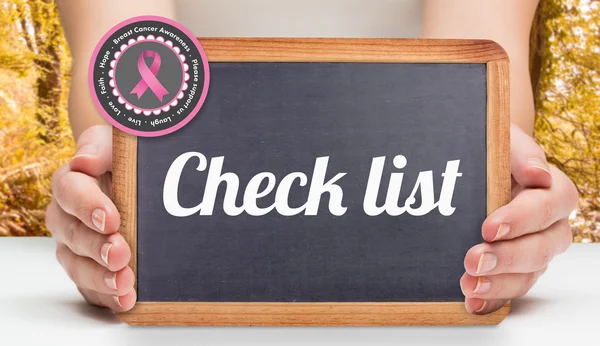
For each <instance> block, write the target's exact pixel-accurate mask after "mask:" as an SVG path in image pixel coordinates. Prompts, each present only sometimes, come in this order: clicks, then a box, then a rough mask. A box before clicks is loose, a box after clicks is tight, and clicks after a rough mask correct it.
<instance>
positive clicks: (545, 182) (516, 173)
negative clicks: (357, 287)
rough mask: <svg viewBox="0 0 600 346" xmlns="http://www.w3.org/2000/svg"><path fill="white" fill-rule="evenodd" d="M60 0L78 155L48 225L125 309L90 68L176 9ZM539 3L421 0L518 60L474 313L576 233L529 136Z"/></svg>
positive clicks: (475, 273) (466, 282) (106, 148)
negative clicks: (100, 49) (146, 22)
mask: <svg viewBox="0 0 600 346" xmlns="http://www.w3.org/2000/svg"><path fill="white" fill-rule="evenodd" d="M57 2H58V6H59V10H60V13H61V18H62V21H63V25H64V27H65V32H66V34H67V39H68V41H69V45H70V47H71V52H72V54H73V70H72V88H71V95H70V98H69V117H70V120H71V126H72V128H73V134H74V136H75V138H76V139H77V153H76V155H75V157H74V158H73V159H72V160H71V161H70V162H69V163H67V164H65V165H63V166H62V167H61V168H59V169H58V170H57V171H56V173H55V174H54V178H53V182H52V188H53V199H52V202H51V203H50V206H49V207H48V211H47V217H46V223H47V226H48V229H49V230H50V231H51V232H52V234H53V236H54V238H55V239H56V241H57V248H56V256H57V259H58V261H59V262H60V264H61V265H62V266H63V267H64V268H65V270H66V271H67V273H68V274H69V277H70V278H71V279H72V280H73V281H74V283H75V284H76V285H77V287H78V288H79V290H80V292H81V293H82V295H83V297H84V298H85V299H86V300H87V301H88V302H89V303H91V304H94V305H99V306H106V307H108V308H110V309H112V310H115V311H127V310H130V309H131V308H132V307H133V306H134V304H135V300H136V293H135V290H134V289H133V285H134V274H133V271H132V270H131V269H130V268H129V267H128V266H127V264H128V262H129V259H130V258H131V252H130V249H129V247H128V245H127V243H126V242H125V240H124V239H123V237H122V236H121V235H120V234H119V233H117V231H118V229H119V220H120V218H119V212H118V211H117V208H116V207H115V205H114V204H113V202H112V201H111V199H110V195H111V191H110V184H111V173H110V172H111V166H112V143H111V128H110V127H109V126H107V125H106V122H105V121H104V120H103V118H102V117H101V116H100V115H99V113H98V111H97V110H96V108H95V106H94V104H93V102H92V100H91V97H90V94H89V91H88V87H87V68H88V62H89V60H90V57H91V53H92V50H93V48H94V46H95V44H96V42H98V41H99V39H100V38H101V37H102V36H103V35H104V33H105V32H106V31H108V29H109V28H110V27H112V26H113V25H115V24H117V23H118V22H120V21H122V20H124V19H127V18H130V17H133V16H137V15H140V14H156V15H161V16H164V17H170V18H174V13H175V11H174V6H173V4H172V3H171V2H170V1H164V0H129V1H118V0H103V1H69V0H58V1H57ZM536 6H537V0H488V1H481V0H454V1H445V0H427V1H425V2H424V11H423V16H424V18H423V25H424V26H423V34H424V36H425V37H431V38H486V39H492V40H494V41H496V42H498V43H500V44H501V45H502V46H503V47H504V48H505V49H506V51H507V53H508V55H509V57H510V60H511V122H512V125H511V172H512V180H513V186H512V200H511V202H510V203H509V204H507V205H505V206H503V207H501V208H499V209H498V210H496V211H495V212H493V213H492V214H490V215H489V216H488V218H487V219H486V220H485V221H484V223H483V225H482V236H483V239H484V242H482V243H481V244H478V245H475V246H474V247H472V248H471V249H470V250H469V251H468V252H467V254H466V256H465V259H464V265H465V273H464V275H463V276H462V278H461V279H460V286H461V289H462V291H463V293H464V295H465V297H466V298H465V307H466V309H467V311H468V312H470V313H475V314H487V313H490V312H493V311H495V310H497V309H499V308H500V307H501V306H503V305H504V304H505V303H506V301H507V300H509V299H513V298H518V297H521V296H523V295H525V294H526V293H527V292H528V291H529V290H530V289H531V287H532V286H533V285H534V284H535V282H536V281H537V279H538V278H539V277H540V276H541V275H542V274H543V273H544V271H545V270H546V268H547V266H548V264H549V262H550V261H551V260H552V258H554V256H556V255H558V254H560V253H562V252H564V251H565V250H566V249H567V248H568V247H569V245H570V243H571V240H572V235H571V230H570V227H569V225H568V222H567V219H568V216H569V214H570V213H571V211H572V210H573V209H574V208H575V206H576V204H577V199H578V195H577V190H576V188H575V186H574V185H573V183H572V182H571V180H570V179H569V178H568V177H567V176H566V175H565V174H564V173H562V172H561V171H560V170H558V169H556V168H555V167H552V166H550V165H548V163H547V162H546V157H545V154H544V152H543V150H542V149H541V148H540V147H539V146H538V145H537V144H536V143H535V142H534V141H533V139H532V138H531V134H532V131H533V120H534V108H533V95H532V91H531V85H530V81H529V72H528V57H529V51H528V39H529V30H530V26H531V22H532V19H533V16H534V13H535V8H536ZM114 8H119V11H113V10H111V9H114ZM140 8H143V9H144V13H140V12H139V9H140Z"/></svg>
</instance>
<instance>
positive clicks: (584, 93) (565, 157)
mask: <svg viewBox="0 0 600 346" xmlns="http://www.w3.org/2000/svg"><path fill="white" fill-rule="evenodd" d="M530 62H531V80H532V84H533V88H534V93H535V95H536V109H537V112H536V122H535V137H536V139H537V141H538V143H539V144H540V145H541V146H542V147H543V148H544V149H545V151H546V155H547V157H548V161H549V162H550V163H552V164H553V165H555V166H557V167H558V168H560V169H561V170H562V171H563V172H565V173H566V174H567V175H569V177H571V179H573V181H574V182H575V184H576V185H577V188H578V190H579V193H580V196H581V199H580V203H579V207H578V209H577V210H576V211H575V212H574V213H573V214H572V215H571V224H572V226H573V233H574V236H575V241H577V242H599V241H600V1H598V0H542V1H541V2H540V5H539V8H538V12H537V15H536V18H535V20H534V23H533V25H532V30H531V56H530Z"/></svg>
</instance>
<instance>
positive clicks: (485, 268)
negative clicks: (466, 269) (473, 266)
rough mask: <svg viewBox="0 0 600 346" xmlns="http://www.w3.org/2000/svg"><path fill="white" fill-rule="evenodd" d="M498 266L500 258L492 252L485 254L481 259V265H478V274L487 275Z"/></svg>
mask: <svg viewBox="0 0 600 346" xmlns="http://www.w3.org/2000/svg"><path fill="white" fill-rule="evenodd" d="M497 264H498V258H496V255H494V254H493V253H491V252H485V253H483V254H481V257H479V263H478V264H477V272H476V274H482V273H487V272H489V271H490V270H492V269H494V268H496V265H497Z"/></svg>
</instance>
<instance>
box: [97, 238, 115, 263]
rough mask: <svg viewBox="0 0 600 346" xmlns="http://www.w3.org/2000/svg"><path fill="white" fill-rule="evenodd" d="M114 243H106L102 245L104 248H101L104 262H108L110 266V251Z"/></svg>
mask: <svg viewBox="0 0 600 346" xmlns="http://www.w3.org/2000/svg"><path fill="white" fill-rule="evenodd" d="M112 245H113V244H111V243H106V244H104V245H102V248H100V257H101V258H102V262H104V264H106V266H107V267H108V266H109V264H108V252H109V251H110V248H111V247H112Z"/></svg>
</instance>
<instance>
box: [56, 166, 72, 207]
mask: <svg viewBox="0 0 600 346" xmlns="http://www.w3.org/2000/svg"><path fill="white" fill-rule="evenodd" d="M72 184H73V174H71V172H68V173H66V174H64V175H62V176H60V177H58V178H57V181H56V190H55V191H54V194H55V196H56V198H57V199H58V200H61V199H63V197H64V196H66V195H67V193H68V191H69V188H70V186H71V185H72Z"/></svg>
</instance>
